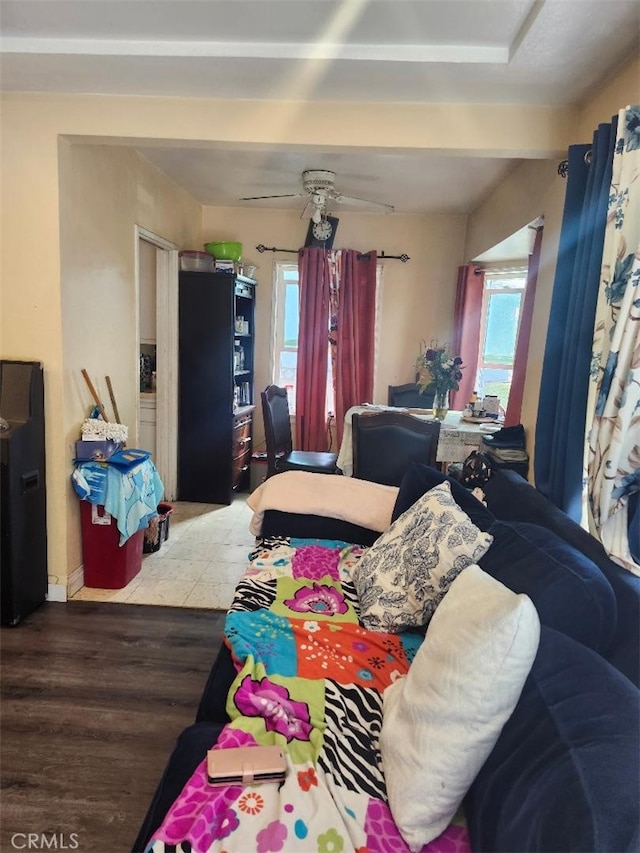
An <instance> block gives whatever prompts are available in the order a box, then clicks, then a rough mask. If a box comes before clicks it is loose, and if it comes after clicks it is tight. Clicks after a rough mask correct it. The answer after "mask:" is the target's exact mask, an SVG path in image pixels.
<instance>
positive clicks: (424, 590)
mask: <svg viewBox="0 0 640 853" xmlns="http://www.w3.org/2000/svg"><path fill="white" fill-rule="evenodd" d="M492 542H493V536H491V534H489V533H483V532H482V531H481V530H480V529H479V528H478V527H476V526H475V524H473V522H472V521H471V520H470V518H469V516H468V515H467V514H466V513H465V512H463V510H461V509H460V507H459V506H458V505H457V503H456V502H455V501H454V499H453V497H452V495H451V486H450V484H449V483H448V482H444V483H440V484H439V485H438V486H435V488H433V489H431V490H430V491H428V492H425V494H424V495H423V496H422V497H421V498H420V499H419V500H418V501H416V503H415V504H413V506H411V507H409V509H408V510H407V511H406V512H404V513H403V514H402V515H401V516H400V517H399V518H397V519H396V521H394V522H393V524H392V525H391V527H390V528H389V529H388V530H387V531H386V532H385V533H383V534H382V536H380V538H379V539H378V540H377V541H376V542H375V543H374V544H373V545H372V546H371V548H369V550H368V551H367V553H366V554H365V555H364V557H362V559H361V560H360V562H359V563H358V564H357V565H356V566H355V567H354V568H353V570H352V580H353V583H354V585H355V587H356V591H357V593H358V598H359V601H360V619H361V621H362V624H363V625H364V626H365V628H368V629H369V630H371V631H383V632H388V633H392V634H395V633H398V632H400V631H404V630H406V629H407V628H417V627H419V626H423V625H426V624H427V623H428V622H429V620H430V619H431V617H432V616H433V614H434V612H435V609H436V607H437V606H438V604H439V603H440V601H441V600H442V598H443V596H444V594H445V593H446V592H447V590H448V589H449V587H450V586H451V584H452V583H453V581H454V579H455V578H456V577H457V576H458V575H459V574H460V572H461V571H462V570H463V569H465V568H466V567H467V566H469V565H471V564H472V563H477V561H478V560H479V559H480V558H481V557H482V555H483V554H485V553H486V551H487V549H488V548H489V546H490V545H491V543H492Z"/></svg>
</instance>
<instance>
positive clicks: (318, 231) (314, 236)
mask: <svg viewBox="0 0 640 853" xmlns="http://www.w3.org/2000/svg"><path fill="white" fill-rule="evenodd" d="M337 229H338V219H337V218H336V217H334V216H322V218H321V219H320V221H319V222H314V221H313V219H310V220H309V228H308V230H307V239H306V240H305V243H304V245H305V247H309V246H312V247H315V248H319V249H331V248H332V247H333V241H334V239H335V236H336V231H337Z"/></svg>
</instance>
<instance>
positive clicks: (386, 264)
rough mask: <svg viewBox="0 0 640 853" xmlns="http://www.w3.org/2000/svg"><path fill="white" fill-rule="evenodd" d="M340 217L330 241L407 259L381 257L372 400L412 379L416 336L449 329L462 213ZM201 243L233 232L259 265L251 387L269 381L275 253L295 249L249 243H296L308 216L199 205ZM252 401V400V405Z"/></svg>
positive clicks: (442, 335)
mask: <svg viewBox="0 0 640 853" xmlns="http://www.w3.org/2000/svg"><path fill="white" fill-rule="evenodd" d="M336 214H337V216H338V218H339V225H338V230H337V232H336V239H335V243H334V248H336V249H338V248H350V249H358V250H360V251H363V252H367V251H369V250H371V249H375V250H377V251H378V252H382V251H384V253H385V254H387V255H400V254H407V255H409V257H410V260H409V261H407V262H406V263H402V261H399V260H385V261H383V262H382V264H383V276H382V289H381V293H380V303H379V348H378V359H377V366H376V373H375V377H374V401H375V402H379V403H386V402H387V386H389V385H397V384H400V383H403V382H411V381H413V378H414V376H415V369H414V364H415V360H416V356H417V354H418V348H419V345H420V342H421V341H422V340H430V339H431V338H439V339H440V340H441V341H443V342H445V341H448V340H449V339H450V336H451V321H452V316H453V303H454V299H455V283H456V268H457V267H458V265H459V264H461V263H462V258H463V245H464V235H465V228H466V217H465V216H454V215H450V216H445V215H440V216H436V215H431V216H399V215H398V216H385V215H381V214H371V213H345V212H344V211H342V210H339V211H337V212H336ZM202 224H203V231H202V239H201V241H200V242H201V243H203V242H205V241H206V240H215V239H228V240H240V241H241V242H242V243H243V247H244V257H245V258H246V259H247V260H250V261H252V262H255V263H257V264H258V265H259V267H260V269H259V270H258V272H257V274H256V277H257V279H258V283H259V284H258V289H257V298H256V316H257V337H256V389H258V390H259V389H262V388H264V387H266V386H267V385H268V384H269V383H270V382H271V381H272V377H271V374H270V363H271V362H270V352H271V350H270V348H271V340H272V326H271V324H272V317H273V270H274V263H275V261H277V260H278V261H289V262H295V261H296V255H295V254H294V255H291V254H285V253H279V254H275V255H274V253H272V252H265V253H264V254H262V255H260V254H259V253H258V252H257V251H256V249H255V247H256V246H257V245H259V244H262V245H264V246H276V247H278V248H284V249H298V248H299V247H300V246H302V245H304V241H305V237H306V234H307V225H308V218H306V219H304V220H301V219H300V214H299V212H295V211H278V210H260V211H257V210H253V209H251V210H248V209H244V208H233V207H227V208H212V207H205V208H204V214H203V223H202ZM258 408H259V407H258ZM263 434H264V433H263V429H262V415H261V413H260V411H258V413H257V418H256V439H257V442H258V443H260V441H261V440H262V438H263Z"/></svg>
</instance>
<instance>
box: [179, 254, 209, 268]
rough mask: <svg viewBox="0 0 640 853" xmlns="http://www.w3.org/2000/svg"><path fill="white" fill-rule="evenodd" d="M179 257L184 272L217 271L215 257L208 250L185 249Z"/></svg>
mask: <svg viewBox="0 0 640 853" xmlns="http://www.w3.org/2000/svg"><path fill="white" fill-rule="evenodd" d="M179 257H180V269H181V270H182V271H183V272H215V268H216V262H215V259H214V258H213V257H212V256H211V255H209V254H207V253H206V252H196V251H184V252H180V253H179Z"/></svg>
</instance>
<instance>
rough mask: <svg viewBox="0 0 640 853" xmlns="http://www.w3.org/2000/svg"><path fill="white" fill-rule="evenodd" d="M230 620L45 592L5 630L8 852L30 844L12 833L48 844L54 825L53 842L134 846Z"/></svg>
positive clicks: (4, 836)
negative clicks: (56, 599) (50, 597)
mask: <svg viewBox="0 0 640 853" xmlns="http://www.w3.org/2000/svg"><path fill="white" fill-rule="evenodd" d="M224 618H225V614H224V613H223V612H220V611H218V612H215V611H207V610H191V609H185V608H172V607H149V606H144V605H133V604H107V603H94V602H84V601H82V602H67V603H66V604H61V603H51V602H47V603H46V604H44V605H43V606H42V607H40V608H38V610H36V611H35V612H34V613H32V614H31V615H30V616H28V617H27V618H26V619H25V620H24V622H22V623H21V624H20V625H18V626H17V627H15V628H2V630H1V631H0V643H1V648H2V704H1V706H0V711H1V715H2V740H1V778H2V796H1V800H0V808H1V815H2V821H1V823H2V827H1V830H0V850H1V851H10V850H13V849H18V848H19V846H20V844H22V845H23V849H31V848H27V846H26V844H27V840H26V838H24V837H23V836H16V837H15V838H14V840H13V843H12V836H13V834H14V833H37V834H38V835H40V834H46V836H47V842H48V843H49V849H54V848H53V847H52V846H51V837H52V835H53V834H57V844H56V847H57V849H71V850H73V849H76V850H78V851H80V853H82V852H83V851H92V853H120V851H128V850H131V847H132V844H133V842H134V840H135V838H136V835H137V832H138V829H139V827H140V824H141V822H142V819H143V817H144V815H145V813H146V810H147V806H148V804H149V802H150V800H151V797H152V795H153V792H154V790H155V788H156V785H157V783H158V781H159V779H160V776H161V774H162V771H163V769H164V766H165V763H166V761H167V759H168V757H169V754H170V752H171V750H172V748H173V745H174V743H175V739H176V737H177V736H178V734H179V733H180V732H181V731H182V729H183V728H185V727H186V726H188V725H190V724H191V723H192V722H193V721H194V717H195V713H196V708H197V705H198V701H199V699H200V695H201V693H202V690H203V688H204V685H205V681H206V678H207V675H208V673H209V670H210V668H211V665H212V663H213V660H214V657H215V655H216V653H217V650H218V648H219V645H220V642H221V639H222V630H223V625H224ZM72 833H75V835H74V836H72ZM61 842H62V843H61ZM63 844H65V845H66V846H63ZM32 847H33V845H32ZM33 849H36V848H35V847H34V848H33ZM37 849H47V847H46V846H43V845H42V843H40V844H39V846H38V847H37Z"/></svg>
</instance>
